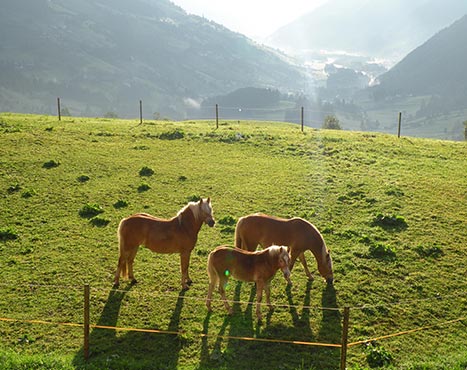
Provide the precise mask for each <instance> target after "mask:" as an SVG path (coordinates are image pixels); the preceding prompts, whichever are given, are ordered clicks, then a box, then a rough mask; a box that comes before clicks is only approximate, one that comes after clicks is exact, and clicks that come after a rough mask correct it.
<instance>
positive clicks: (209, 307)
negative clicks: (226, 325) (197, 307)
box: [206, 279, 216, 312]
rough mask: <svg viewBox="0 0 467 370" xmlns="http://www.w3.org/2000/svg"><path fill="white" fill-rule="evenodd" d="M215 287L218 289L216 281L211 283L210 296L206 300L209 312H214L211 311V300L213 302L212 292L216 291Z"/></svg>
mask: <svg viewBox="0 0 467 370" xmlns="http://www.w3.org/2000/svg"><path fill="white" fill-rule="evenodd" d="M215 287H216V282H215V281H214V279H212V280H211V281H210V282H209V288H208V296H207V298H206V307H207V309H208V311H209V312H211V311H212V309H211V300H212V292H213V291H214V288H215Z"/></svg>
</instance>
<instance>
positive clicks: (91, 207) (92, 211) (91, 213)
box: [79, 203, 104, 218]
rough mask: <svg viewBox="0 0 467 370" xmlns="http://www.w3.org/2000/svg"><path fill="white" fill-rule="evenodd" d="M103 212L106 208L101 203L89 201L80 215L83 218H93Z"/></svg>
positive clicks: (80, 211)
mask: <svg viewBox="0 0 467 370" xmlns="http://www.w3.org/2000/svg"><path fill="white" fill-rule="evenodd" d="M103 212H104V210H103V209H102V207H101V206H100V205H98V204H96V203H87V204H85V205H84V206H83V207H82V208H81V209H80V210H79V215H80V216H81V217H83V218H92V217H95V216H97V215H99V214H101V213H103Z"/></svg>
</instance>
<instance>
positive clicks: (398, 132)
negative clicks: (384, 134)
mask: <svg viewBox="0 0 467 370" xmlns="http://www.w3.org/2000/svg"><path fill="white" fill-rule="evenodd" d="M401 122H402V112H399V126H398V129H397V137H401Z"/></svg>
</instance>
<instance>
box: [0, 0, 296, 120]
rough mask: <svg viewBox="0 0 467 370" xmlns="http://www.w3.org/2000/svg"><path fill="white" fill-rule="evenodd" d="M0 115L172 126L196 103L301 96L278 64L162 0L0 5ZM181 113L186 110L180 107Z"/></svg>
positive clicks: (288, 68)
mask: <svg viewBox="0 0 467 370" xmlns="http://www.w3.org/2000/svg"><path fill="white" fill-rule="evenodd" d="M0 71H1V73H0V111H20V112H48V113H52V112H54V110H55V107H54V104H55V103H54V102H55V98H56V97H57V96H60V97H62V99H63V102H64V104H66V107H67V108H68V109H69V110H70V111H71V113H72V114H74V115H82V114H85V115H102V114H103V113H105V112H108V111H111V112H115V113H117V114H118V115H121V116H128V115H129V116H132V117H134V116H135V112H137V105H138V103H137V102H138V100H140V99H142V100H143V101H144V103H145V112H146V115H147V116H152V113H153V112H159V113H160V114H161V115H167V116H170V117H173V118H180V117H183V116H184V112H185V111H186V109H187V107H188V106H190V104H191V105H196V101H199V100H200V98H202V97H205V96H211V95H217V94H223V93H227V92H230V91H232V90H235V89H237V88H241V87H245V86H258V87H273V88H280V89H283V90H285V91H288V90H295V89H301V88H302V87H303V86H304V85H303V83H304V80H303V76H302V74H301V72H300V71H299V70H298V69H297V68H296V67H295V66H293V65H291V64H289V63H288V62H287V61H286V58H285V57H284V56H283V55H279V54H277V53H275V52H272V51H271V50H269V49H265V48H264V47H261V46H259V45H257V44H255V43H253V42H252V41H251V40H249V39H247V38H246V37H244V36H242V35H240V34H237V33H233V32H231V31H229V30H228V29H226V28H224V27H223V26H221V25H219V24H216V23H214V22H210V21H208V20H206V19H204V18H201V17H198V16H193V15H188V14H187V13H186V12H185V11H184V10H182V9H181V8H179V7H177V6H175V5H174V4H172V3H171V2H170V1H168V0H135V1H131V2H128V1H123V0H118V1H113V0H102V1H98V2H96V1H92V0H69V1H68V0H37V1H29V0H5V1H3V2H2V11H1V12H0ZM187 102H188V103H189V104H188V105H187V104H186V103H187Z"/></svg>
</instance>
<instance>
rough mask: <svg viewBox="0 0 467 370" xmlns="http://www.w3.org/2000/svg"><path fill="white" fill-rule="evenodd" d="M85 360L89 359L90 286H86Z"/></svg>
mask: <svg viewBox="0 0 467 370" xmlns="http://www.w3.org/2000/svg"><path fill="white" fill-rule="evenodd" d="M83 352H84V360H85V361H87V360H88V359H89V284H86V285H84V344H83Z"/></svg>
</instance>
